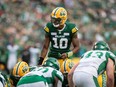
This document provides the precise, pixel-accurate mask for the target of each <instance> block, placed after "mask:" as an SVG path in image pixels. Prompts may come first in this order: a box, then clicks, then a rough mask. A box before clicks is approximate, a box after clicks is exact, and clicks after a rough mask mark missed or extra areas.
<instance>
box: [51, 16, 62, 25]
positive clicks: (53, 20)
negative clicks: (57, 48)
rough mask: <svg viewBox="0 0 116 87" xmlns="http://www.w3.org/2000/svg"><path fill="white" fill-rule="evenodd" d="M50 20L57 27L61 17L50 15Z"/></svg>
mask: <svg viewBox="0 0 116 87" xmlns="http://www.w3.org/2000/svg"><path fill="white" fill-rule="evenodd" d="M51 22H52V23H53V26H54V27H59V26H60V24H61V18H53V17H51Z"/></svg>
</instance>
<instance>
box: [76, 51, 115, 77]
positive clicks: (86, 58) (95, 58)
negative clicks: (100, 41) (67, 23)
mask: <svg viewBox="0 0 116 87" xmlns="http://www.w3.org/2000/svg"><path fill="white" fill-rule="evenodd" d="M108 58H110V59H111V60H112V61H113V62H114V64H115V58H116V56H115V55H114V54H113V53H112V52H110V51H101V50H92V51H88V52H86V53H85V54H84V55H83V56H82V59H81V60H80V62H79V65H78V66H77V68H76V69H75V72H76V71H83V72H87V73H90V74H92V75H93V76H95V77H97V76H98V75H100V74H101V73H103V72H104V71H105V70H106V66H107V63H108Z"/></svg>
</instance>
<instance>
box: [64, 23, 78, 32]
mask: <svg viewBox="0 0 116 87" xmlns="http://www.w3.org/2000/svg"><path fill="white" fill-rule="evenodd" d="M66 24H67V26H68V27H69V29H71V32H72V33H76V32H77V31H78V28H77V27H76V25H75V24H73V23H69V22H68V23H66Z"/></svg>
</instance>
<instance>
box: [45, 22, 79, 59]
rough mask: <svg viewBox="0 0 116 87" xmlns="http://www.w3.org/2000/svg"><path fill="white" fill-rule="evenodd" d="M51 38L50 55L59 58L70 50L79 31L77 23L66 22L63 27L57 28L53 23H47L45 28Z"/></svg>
mask: <svg viewBox="0 0 116 87" xmlns="http://www.w3.org/2000/svg"><path fill="white" fill-rule="evenodd" d="M44 30H45V32H46V34H47V35H48V36H49V38H50V42H51V46H50V51H49V54H48V57H55V58H59V57H60V54H62V53H65V52H69V51H70V45H71V42H72V37H73V35H74V34H75V33H76V32H77V31H78V29H77V27H76V25H75V24H72V23H65V26H64V28H63V29H61V30H58V29H56V28H55V27H54V26H53V25H52V23H47V25H46V26H45V28H44Z"/></svg>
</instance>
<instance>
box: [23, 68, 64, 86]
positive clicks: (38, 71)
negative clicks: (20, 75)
mask: <svg viewBox="0 0 116 87" xmlns="http://www.w3.org/2000/svg"><path fill="white" fill-rule="evenodd" d="M31 75H38V76H42V77H44V78H45V79H46V80H47V82H48V84H49V87H53V83H54V81H55V78H54V76H56V77H58V79H59V80H63V76H62V73H61V72H60V71H58V70H56V69H53V68H51V67H38V68H35V69H34V70H32V71H31V72H29V73H28V74H26V75H25V76H31Z"/></svg>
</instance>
